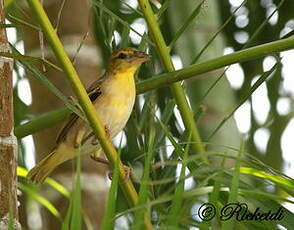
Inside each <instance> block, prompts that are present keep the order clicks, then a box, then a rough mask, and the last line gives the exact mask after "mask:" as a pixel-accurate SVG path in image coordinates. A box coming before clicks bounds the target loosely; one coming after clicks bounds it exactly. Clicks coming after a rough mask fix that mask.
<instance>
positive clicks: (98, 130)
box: [28, 0, 138, 206]
mask: <svg viewBox="0 0 294 230" xmlns="http://www.w3.org/2000/svg"><path fill="white" fill-rule="evenodd" d="M28 3H29V5H30V7H31V8H32V10H33V11H34V13H35V14H36V16H37V19H38V21H39V23H40V25H41V27H42V30H43V32H44V34H45V36H46V38H47V40H48V42H49V43H50V45H51V47H52V49H53V52H54V54H55V55H56V57H57V59H58V60H59V62H60V63H61V66H62V68H63V70H64V72H65V73H66V76H67V77H68V80H69V81H70V83H71V85H72V87H73V90H74V92H75V94H76V97H77V98H78V100H79V103H80V105H81V107H82V109H83V110H84V112H85V115H86V117H87V119H88V121H89V123H90V124H91V126H92V128H93V130H94V132H95V134H96V136H97V138H98V140H99V142H100V144H101V146H102V148H103V150H104V152H105V155H106V156H107V158H108V160H109V162H110V165H111V167H113V168H114V165H115V162H116V161H119V171H120V182H121V183H120V185H121V188H122V190H123V191H124V193H125V195H126V197H127V199H128V202H129V204H130V205H131V206H133V205H135V204H137V202H138V195H137V192H136V190H135V188H134V186H133V184H132V182H131V181H130V180H127V181H124V178H125V176H126V175H125V170H124V167H123V165H122V163H121V161H120V159H119V157H118V154H117V152H116V150H115V148H114V147H113V145H112V143H111V141H110V140H109V139H108V138H107V137H106V134H105V131H104V127H103V125H102V124H101V122H100V119H99V118H98V116H97V113H96V110H95V108H94V106H93V104H92V103H91V101H90V99H89V97H88V95H87V92H86V90H85V88H84V86H83V84H82V82H81V81H80V78H79V76H78V74H77V72H76V70H75V69H74V67H73V65H72V63H71V61H70V59H69V58H68V56H67V54H66V52H65V50H64V47H63V45H62V43H61V41H60V40H59V38H58V36H57V34H56V31H55V30H54V28H53V26H52V24H51V22H50V21H49V18H48V17H47V15H46V13H45V11H44V9H43V7H42V5H41V3H40V1H39V0H28Z"/></svg>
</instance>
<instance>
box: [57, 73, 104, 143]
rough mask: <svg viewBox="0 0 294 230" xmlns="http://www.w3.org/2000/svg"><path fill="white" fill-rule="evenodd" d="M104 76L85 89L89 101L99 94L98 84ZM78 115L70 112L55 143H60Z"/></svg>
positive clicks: (92, 100)
mask: <svg viewBox="0 0 294 230" xmlns="http://www.w3.org/2000/svg"><path fill="white" fill-rule="evenodd" d="M104 79H105V77H104V75H103V77H101V78H99V79H98V80H96V81H95V82H93V83H92V84H91V85H90V87H89V88H88V89H87V93H88V96H89V98H90V100H91V102H94V101H95V100H96V99H97V98H98V97H99V96H100V95H101V90H100V87H99V86H100V85H101V83H102V82H103V81H104ZM78 118H79V116H78V115H77V114H75V113H71V114H70V117H69V119H68V122H67V123H66V124H65V126H64V127H63V128H62V129H61V131H60V133H59V135H58V137H57V139H56V143H57V144H60V143H61V142H62V141H64V139H65V137H66V135H67V133H68V130H69V129H70V128H71V127H72V126H73V124H74V123H75V122H76V121H77V119H78Z"/></svg>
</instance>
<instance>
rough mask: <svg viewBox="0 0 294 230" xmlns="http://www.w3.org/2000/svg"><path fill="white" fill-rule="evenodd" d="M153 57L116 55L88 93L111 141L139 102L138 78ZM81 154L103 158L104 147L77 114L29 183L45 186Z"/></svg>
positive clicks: (123, 51) (128, 53)
mask: <svg viewBox="0 0 294 230" xmlns="http://www.w3.org/2000/svg"><path fill="white" fill-rule="evenodd" d="M147 60H149V56H148V55H147V54H146V53H144V52H141V51H138V50H136V49H134V48H123V49H119V50H116V51H115V52H113V53H112V55H111V57H110V60H109V63H108V66H107V69H106V72H105V74H104V75H103V76H102V77H101V78H99V79H98V80H97V81H95V82H94V83H93V84H92V85H91V86H90V87H89V89H88V90H87V92H88V95H89V98H90V99H91V101H92V103H93V104H94V106H95V109H96V111H97V115H98V116H99V118H100V119H101V122H102V124H103V125H104V127H105V132H106V134H107V136H108V137H109V138H111V139H112V138H113V137H115V136H116V135H117V134H118V133H119V132H120V131H121V130H122V129H123V128H124V126H125V125H126V123H127V121H128V119H129V117H130V115H131V112H132V109H133V106H134V102H135V96H136V89H135V81H134V74H135V72H136V70H137V69H138V68H139V67H140V65H141V64H142V63H143V62H146V61H147ZM79 146H81V147H80V149H81V152H82V153H83V154H84V153H89V154H91V155H92V156H94V157H95V158H97V157H99V155H100V153H101V147H100V145H99V142H98V140H97V139H96V136H95V135H94V133H93V131H92V129H91V127H90V126H89V125H88V124H87V123H85V122H84V121H83V119H81V118H80V117H78V116H77V115H76V114H74V113H73V114H71V116H70V119H69V121H68V123H67V124H66V125H65V126H64V128H63V129H62V130H61V132H60V134H59V136H58V138H57V144H56V147H55V148H54V149H53V151H52V152H51V153H50V154H49V155H48V156H47V157H45V158H44V159H43V160H41V161H40V162H39V163H38V164H37V165H36V166H35V167H34V168H33V169H32V170H30V171H29V173H28V176H27V177H28V179H29V180H30V181H32V182H34V183H42V182H43V181H44V180H45V179H46V177H47V176H48V175H49V174H50V173H51V172H52V171H53V170H54V169H55V168H56V167H57V166H58V165H60V164H61V163H63V162H65V161H67V160H69V159H72V158H74V157H75V156H76V155H77V154H78V151H79V150H78V149H79Z"/></svg>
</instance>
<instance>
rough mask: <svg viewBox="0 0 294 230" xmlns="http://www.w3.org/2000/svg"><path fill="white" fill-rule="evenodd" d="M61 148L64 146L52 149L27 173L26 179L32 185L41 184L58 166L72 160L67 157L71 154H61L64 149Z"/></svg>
mask: <svg viewBox="0 0 294 230" xmlns="http://www.w3.org/2000/svg"><path fill="white" fill-rule="evenodd" d="M62 147H64V146H59V147H58V148H56V149H54V150H53V151H52V152H51V153H50V154H49V155H48V156H46V157H45V158H44V159H43V160H41V161H40V162H39V163H38V164H37V165H36V166H35V167H34V168H32V169H31V170H30V171H29V173H28V175H27V178H28V179H29V180H30V181H31V182H33V183H36V184H41V183H43V182H44V180H45V179H46V177H47V176H48V175H49V174H50V173H51V172H52V171H53V170H54V169H55V168H56V167H57V166H58V165H60V164H61V163H63V162H64V161H66V160H68V159H70V158H72V157H68V156H70V155H72V154H69V153H68V152H63V151H64V150H66V149H64V148H62ZM61 150H63V151H61ZM67 151H68V149H67ZM73 155H74V154H73Z"/></svg>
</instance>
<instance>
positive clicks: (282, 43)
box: [14, 38, 294, 138]
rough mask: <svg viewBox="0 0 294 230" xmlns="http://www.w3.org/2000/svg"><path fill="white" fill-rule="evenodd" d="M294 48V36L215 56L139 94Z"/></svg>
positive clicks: (52, 120)
mask: <svg viewBox="0 0 294 230" xmlns="http://www.w3.org/2000/svg"><path fill="white" fill-rule="evenodd" d="M293 48H294V38H287V39H282V40H279V41H275V42H271V43H267V44H263V45H259V46H255V47H252V48H249V49H245V50H241V51H238V52H235V53H232V54H228V55H225V56H222V57H219V58H215V59H212V60H209V61H205V62H203V63H200V64H195V65H191V66H188V67H186V68H184V69H181V70H178V71H174V72H170V73H166V74H161V75H158V76H155V77H152V78H150V79H148V80H145V81H142V82H139V83H138V84H137V86H136V88H137V94H141V93H145V92H148V91H150V90H153V89H157V88H160V87H164V86H167V85H168V84H171V83H174V82H177V81H182V80H185V79H189V78H191V77H196V76H197V75H199V74H203V73H206V72H209V71H212V70H215V69H217V68H222V67H225V66H228V65H231V64H234V63H239V62H243V61H249V60H253V59H256V58H260V57H263V56H266V55H269V54H271V53H276V52H281V51H285V50H289V49H293ZM63 110H67V111H68V112H67V113H69V112H70V111H69V109H66V108H65V109H61V110H57V111H54V112H50V113H47V114H45V115H42V116H40V117H38V118H36V119H33V120H31V121H29V122H27V123H25V124H23V125H19V126H17V127H16V128H15V130H14V132H15V135H16V136H17V137H18V138H22V137H25V136H27V135H30V134H34V133H36V132H38V131H41V130H43V129H45V128H48V127H51V126H52V125H55V124H56V123H58V122H61V121H63V120H64V119H65V117H66V114H67V113H66V112H65V111H63Z"/></svg>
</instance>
